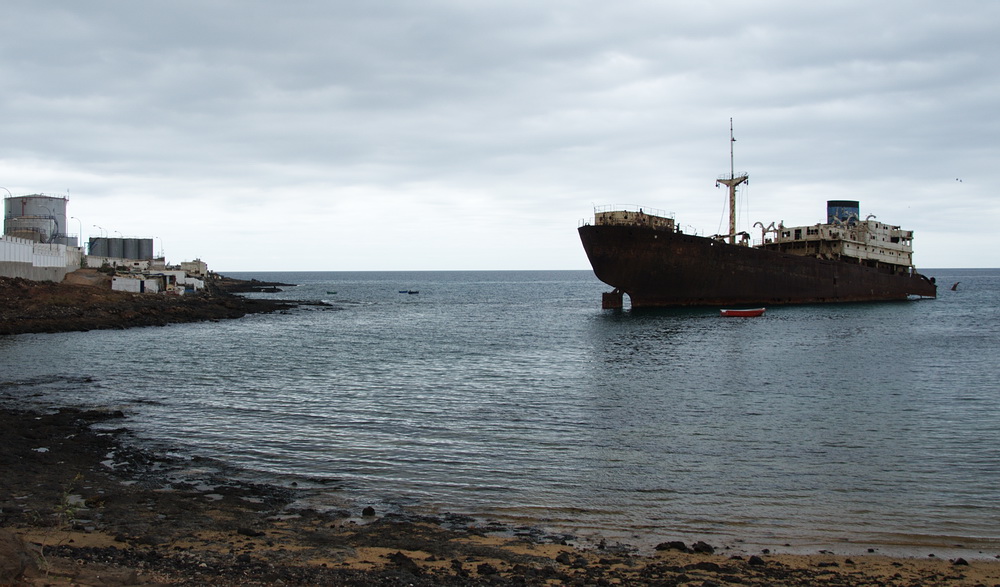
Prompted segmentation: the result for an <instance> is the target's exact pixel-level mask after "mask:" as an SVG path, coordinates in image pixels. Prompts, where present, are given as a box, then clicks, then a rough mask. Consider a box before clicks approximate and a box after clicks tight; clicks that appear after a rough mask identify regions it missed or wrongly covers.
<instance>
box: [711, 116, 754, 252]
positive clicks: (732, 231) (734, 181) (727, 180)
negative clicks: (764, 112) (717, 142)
mask: <svg viewBox="0 0 1000 587" xmlns="http://www.w3.org/2000/svg"><path fill="white" fill-rule="evenodd" d="M734 143H736V138H735V137H734V136H733V119H732V118H730V119H729V176H728V177H727V176H725V175H723V176H722V177H720V178H719V179H718V180H717V181H716V182H715V185H716V187H718V185H719V184H720V183H721V184H723V185H726V186H729V244H731V245H734V244H736V186H738V185H740V184H741V183H743V182H745V181H747V180H748V179H749V178H750V176H748V175H747V174H746V172H743V173H741V174H740V175H739V176H738V177H737V175H736V171H735V170H734V167H733V145H734Z"/></svg>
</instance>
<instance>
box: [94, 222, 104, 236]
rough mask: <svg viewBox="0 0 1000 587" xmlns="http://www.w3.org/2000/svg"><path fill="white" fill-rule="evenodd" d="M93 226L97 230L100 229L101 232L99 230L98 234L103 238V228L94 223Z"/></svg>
mask: <svg viewBox="0 0 1000 587" xmlns="http://www.w3.org/2000/svg"><path fill="white" fill-rule="evenodd" d="M94 228H96V229H97V230H100V231H101V232H99V233H98V234H99V235H100V236H101V238H104V233H105V232H106V231H105V230H104V229H103V228H101V227H100V226H97V225H96V224H95V225H94Z"/></svg>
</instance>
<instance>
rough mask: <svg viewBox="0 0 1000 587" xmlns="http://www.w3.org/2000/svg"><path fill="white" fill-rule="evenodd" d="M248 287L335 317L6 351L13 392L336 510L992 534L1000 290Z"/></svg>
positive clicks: (699, 526) (936, 537) (516, 281)
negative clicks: (624, 306)
mask: <svg viewBox="0 0 1000 587" xmlns="http://www.w3.org/2000/svg"><path fill="white" fill-rule="evenodd" d="M933 274H934V273H932V275H933ZM254 276H255V277H258V278H260V279H279V280H282V281H288V282H295V283H300V284H301V285H299V286H298V287H296V288H293V289H291V290H290V291H286V292H284V293H282V294H277V295H278V296H284V297H287V298H299V299H316V298H324V299H327V300H328V301H329V302H330V303H331V304H332V307H331V308H330V309H327V310H320V309H315V308H308V309H302V310H298V311H295V312H292V313H288V314H277V315H269V316H251V317H248V318H246V319H242V320H237V321H227V322H220V323H205V324H192V325H181V326H171V327H168V328H150V329H139V330H130V331H106V332H88V333H68V334H59V335H25V336H18V337H7V338H4V339H0V370H2V372H3V373H5V374H7V375H4V376H3V377H2V380H3V381H0V394H3V395H4V396H6V397H16V398H27V399H28V400H30V401H34V402H37V403H50V404H60V403H83V404H90V405H112V406H120V407H124V408H125V409H126V410H127V411H128V413H129V414H130V417H131V421H130V427H131V428H133V429H134V430H135V431H136V433H137V434H138V435H139V436H140V437H141V438H145V439H147V441H156V442H158V443H160V445H161V446H167V447H170V448H172V449H174V450H176V451H180V452H184V453H187V454H199V455H203V456H212V457H218V458H220V459H223V460H225V461H227V462H230V463H233V464H235V465H238V466H240V467H244V468H246V469H247V470H248V471H250V472H251V473H252V474H254V475H258V476H260V477H262V478H265V479H271V480H279V481H283V482H291V481H292V480H295V481H297V482H299V483H300V484H302V485H306V484H307V483H308V482H309V481H310V480H311V481H315V482H316V487H317V488H318V489H317V495H316V496H315V500H316V503H320V504H322V503H323V502H324V500H325V501H327V502H329V503H330V504H333V503H336V502H339V500H342V499H345V498H346V499H355V500H358V501H361V502H365V503H370V502H380V503H381V505H382V507H391V506H394V505H395V506H406V507H411V508H416V509H418V510H425V511H450V512H456V513H472V514H477V515H486V516H494V517H499V518H502V519H506V520H513V521H523V520H533V521H538V520H541V521H542V522H543V523H545V524H547V525H549V526H551V527H554V528H568V529H570V530H571V531H574V532H577V533H581V534H586V533H588V532H597V533H600V534H602V535H605V536H608V537H611V538H618V539H622V540H624V541H627V542H631V543H637V542H638V543H642V542H643V540H646V541H648V542H650V543H656V542H659V541H663V540H666V539H673V538H682V539H685V538H687V539H700V538H709V539H714V540H715V541H716V542H718V541H720V540H730V539H734V538H739V539H743V540H746V541H748V542H750V543H753V542H756V543H767V544H783V543H785V542H797V543H801V544H808V543H813V544H832V543H838V542H841V541H843V540H851V541H854V542H856V543H859V544H863V543H880V544H909V543H919V544H930V545H933V544H940V545H949V544H953V543H955V542H956V541H961V542H964V543H966V544H970V545H971V544H978V545H981V546H984V547H992V546H993V541H995V540H997V539H998V536H997V530H996V520H997V519H1000V499H998V498H1000V490H998V489H997V488H998V487H1000V428H998V427H997V426H996V422H997V421H1000V419H998V416H1000V406H998V398H997V396H996V393H995V388H996V383H995V382H996V381H997V380H998V375H1000V369H998V367H997V366H996V364H995V361H994V357H993V354H994V353H995V349H996V348H998V346H1000V345H998V342H1000V311H998V310H997V308H998V307H1000V304H997V301H998V300H997V293H996V292H997V291H998V288H997V286H998V285H1000V272H996V271H978V272H977V271H973V272H955V271H951V272H944V271H942V272H938V275H937V276H938V279H939V282H940V283H945V282H947V283H952V282H954V281H962V284H963V286H962V289H960V290H959V291H958V292H951V291H942V292H941V298H940V299H938V300H936V301H923V302H916V303H899V304H894V303H890V304H862V305H832V306H801V307H787V308H771V309H769V310H768V313H767V314H766V315H765V316H764V317H762V318H754V319H721V318H719V317H718V313H717V310H711V309H706V310H682V311H645V312H634V313H633V312H630V311H627V310H626V311H621V312H608V311H602V310H600V309H599V306H600V293H601V292H602V291H604V290H605V289H606V286H604V285H603V284H600V283H599V282H597V281H596V280H595V279H594V278H593V276H592V275H591V274H590V273H589V272H495V273H491V272H485V273H477V272H455V273H307V274H293V275H278V276H271V275H261V274H256V275H254ZM404 289H406V290H409V289H413V290H419V291H420V293H419V294H418V295H400V294H399V293H398V291H399V290H404ZM942 289H943V290H944V289H945V288H942ZM333 291H336V292H337V293H336V294H331V293H329V292H333ZM320 482H322V483H320ZM636 535H641V537H642V538H639V539H637V538H635V536H636Z"/></svg>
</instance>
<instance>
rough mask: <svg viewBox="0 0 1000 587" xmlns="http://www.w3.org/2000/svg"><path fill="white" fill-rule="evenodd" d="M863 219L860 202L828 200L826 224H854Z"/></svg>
mask: <svg viewBox="0 0 1000 587" xmlns="http://www.w3.org/2000/svg"><path fill="white" fill-rule="evenodd" d="M860 218H861V207H860V202H858V201H857V200H827V202H826V223H827V224H833V223H835V222H838V221H839V222H842V223H843V222H846V223H854V222H857V221H858V219H860Z"/></svg>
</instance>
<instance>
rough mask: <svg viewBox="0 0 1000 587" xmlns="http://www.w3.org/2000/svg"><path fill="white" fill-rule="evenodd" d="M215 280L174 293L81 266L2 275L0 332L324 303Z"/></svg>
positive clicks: (237, 314) (188, 318)
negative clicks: (250, 294) (150, 290)
mask: <svg viewBox="0 0 1000 587" xmlns="http://www.w3.org/2000/svg"><path fill="white" fill-rule="evenodd" d="M216 281H217V282H216ZM216 281H213V280H210V281H209V283H208V286H209V287H208V288H207V291H206V292H205V293H199V294H195V295H183V296H175V295H165V294H136V293H129V292H122V291H112V290H111V286H110V281H107V283H105V281H104V280H102V278H101V274H99V273H98V272H97V271H95V270H80V271H78V272H76V273H75V274H70V276H67V280H66V281H64V282H62V283H53V282H42V281H28V280H26V279H19V278H0V335H5V334H28V333H45V332H48V333H51V332H76V331H87V330H103V329H122V328H135V327H141V326H166V325H168V324H177V323H184V322H201V321H214V320H227V319H233V318H241V317H243V316H246V315H247V314H260V313H269V312H278V311H282V310H287V309H290V308H293V307H296V306H298V305H302V304H305V303H314V304H321V303H322V302H289V301H276V300H266V299H258V298H246V297H243V296H238V295H233V292H242V291H258V290H255V289H254V288H253V287H252V286H253V285H261V284H260V283H259V282H258V283H257V284H248V283H247V282H241V281H238V280H230V279H219V280H216ZM268 285H270V286H271V287H272V288H273V287H275V286H276V285H277V284H268ZM261 287H263V286H261Z"/></svg>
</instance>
